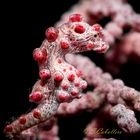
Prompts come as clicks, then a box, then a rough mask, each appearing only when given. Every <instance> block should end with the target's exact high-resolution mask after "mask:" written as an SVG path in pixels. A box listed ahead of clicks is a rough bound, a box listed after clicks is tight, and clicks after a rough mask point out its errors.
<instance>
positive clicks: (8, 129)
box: [4, 125, 13, 133]
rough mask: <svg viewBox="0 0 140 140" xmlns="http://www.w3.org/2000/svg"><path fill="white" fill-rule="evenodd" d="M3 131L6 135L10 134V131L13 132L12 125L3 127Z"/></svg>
mask: <svg viewBox="0 0 140 140" xmlns="http://www.w3.org/2000/svg"><path fill="white" fill-rule="evenodd" d="M4 131H5V132H6V133H10V132H12V131H13V127H12V125H7V126H6V127H5V129H4Z"/></svg>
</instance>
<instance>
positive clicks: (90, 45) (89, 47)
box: [87, 42, 95, 49]
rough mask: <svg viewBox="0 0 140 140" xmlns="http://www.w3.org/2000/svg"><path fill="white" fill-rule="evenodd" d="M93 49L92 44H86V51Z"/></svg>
mask: <svg viewBox="0 0 140 140" xmlns="http://www.w3.org/2000/svg"><path fill="white" fill-rule="evenodd" d="M94 47H95V46H94V44H93V43H92V42H91V43H88V44H87V49H93V48H94Z"/></svg>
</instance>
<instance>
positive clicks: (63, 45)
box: [60, 41, 69, 49]
mask: <svg viewBox="0 0 140 140" xmlns="http://www.w3.org/2000/svg"><path fill="white" fill-rule="evenodd" d="M60 46H61V48H62V49H68V48H69V43H68V42H67V41H60Z"/></svg>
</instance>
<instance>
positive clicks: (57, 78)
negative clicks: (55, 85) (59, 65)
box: [54, 71, 64, 82]
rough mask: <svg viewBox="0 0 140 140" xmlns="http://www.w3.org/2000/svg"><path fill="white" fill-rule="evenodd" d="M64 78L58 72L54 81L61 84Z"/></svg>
mask: <svg viewBox="0 0 140 140" xmlns="http://www.w3.org/2000/svg"><path fill="white" fill-rule="evenodd" d="M63 78H64V76H63V74H62V73H61V72H59V71H57V72H55V73H54V80H55V81H56V82H61V81H62V80H63Z"/></svg>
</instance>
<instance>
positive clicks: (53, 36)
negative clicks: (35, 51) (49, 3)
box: [45, 27, 59, 42]
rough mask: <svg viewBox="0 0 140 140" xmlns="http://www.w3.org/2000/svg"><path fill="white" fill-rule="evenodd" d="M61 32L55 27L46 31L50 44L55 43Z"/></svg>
mask: <svg viewBox="0 0 140 140" xmlns="http://www.w3.org/2000/svg"><path fill="white" fill-rule="evenodd" d="M58 33H59V31H58V30H57V29H55V28H54V27H50V28H48V29H47V30H46V32H45V35H46V39H47V40H48V42H54V41H55V40H56V39H57V37H58Z"/></svg>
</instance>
